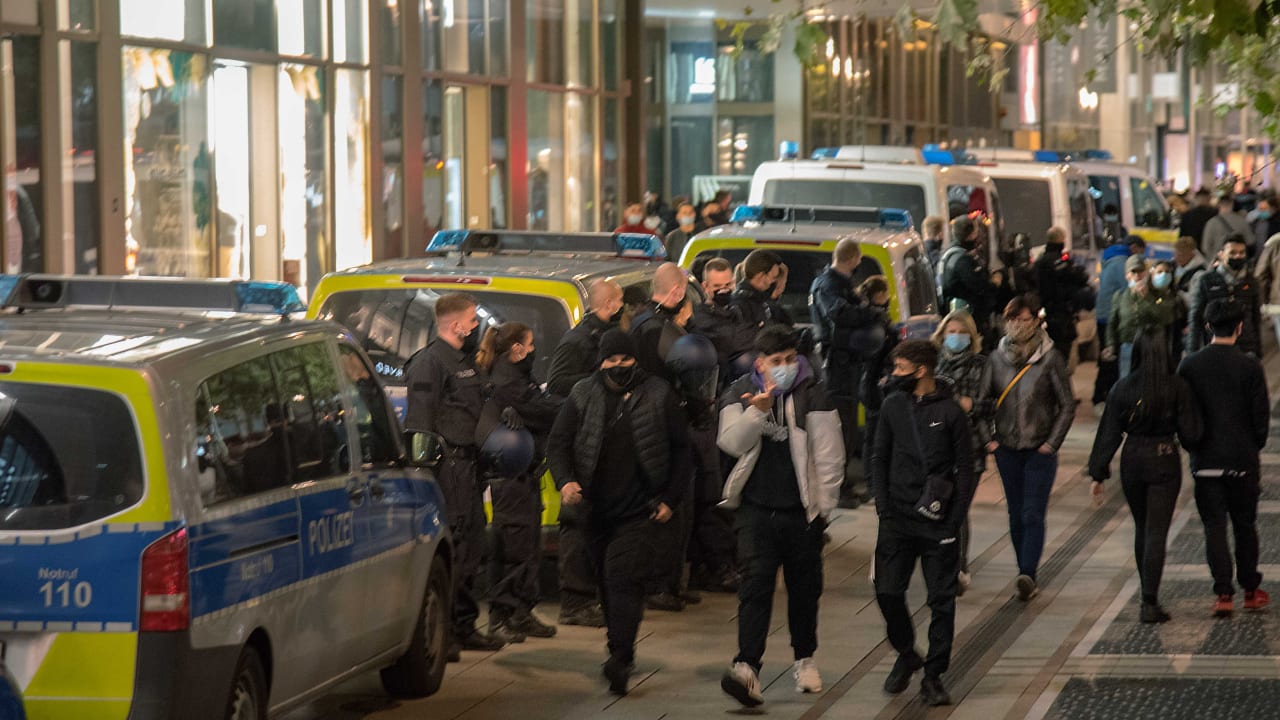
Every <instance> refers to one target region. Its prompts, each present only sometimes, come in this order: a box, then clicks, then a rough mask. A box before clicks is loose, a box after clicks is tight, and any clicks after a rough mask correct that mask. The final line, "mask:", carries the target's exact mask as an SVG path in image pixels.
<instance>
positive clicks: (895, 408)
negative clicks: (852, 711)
mask: <svg viewBox="0 0 1280 720" xmlns="http://www.w3.org/2000/svg"><path fill="white" fill-rule="evenodd" d="M892 357H893V375H892V376H890V378H889V382H888V384H887V387H886V391H887V392H888V393H889V394H888V397H886V398H885V401H884V405H883V406H882V407H881V408H880V423H879V427H878V429H877V431H876V440H875V449H874V452H873V453H872V456H871V467H872V476H871V478H872V479H871V482H872V487H873V489H874V491H875V495H876V514H877V515H879V516H880V531H879V536H878V537H877V539H876V551H875V586H876V601H877V602H878V603H879V605H880V612H881V613H882V614H883V615H884V619H885V623H886V625H888V634H889V643H890V644H891V645H893V648H894V649H895V650H897V651H898V660H897V662H895V663H894V665H893V670H892V671H891V672H890V673H889V676H888V677H887V678H886V679H885V682H884V689H885V691H886V692H889V693H893V694H897V693H900V692H902V691H903V690H906V689H907V687H908V686H909V685H910V684H911V675H912V674H913V673H914V672H915V671H916V670H919V669H920V668H924V680H923V681H921V683H920V696H921V699H922V700H923V701H924V703H925V704H926V705H949V704H951V697H950V696H949V695H948V694H947V691H946V688H944V687H943V685H942V674H943V673H945V672H946V671H947V667H948V665H949V664H950V662H951V643H952V640H953V638H954V636H955V620H956V617H955V616H956V590H957V587H958V582H957V579H956V570H957V568H959V565H960V545H959V543H957V542H956V539H957V538H958V537H959V532H960V525H961V523H963V522H964V518H965V515H966V514H967V513H968V511H969V503H970V501H971V500H972V499H973V492H974V487H975V485H976V480H975V478H974V474H973V437H972V430H971V429H970V427H969V418H968V416H966V415H965V412H964V410H962V409H961V408H960V405H959V404H958V403H957V402H956V401H955V399H954V398H953V397H952V394H951V387H950V385H949V384H948V383H939V382H938V381H936V380H935V378H934V370H935V369H936V368H937V366H938V349H937V348H936V347H934V345H933V343H931V342H929V341H927V340H907V341H905V342H903V343H902V344H900V345H898V346H897V347H896V348H894V350H893V355H892ZM917 558H918V559H919V560H920V566H921V570H922V571H923V573H924V581H925V586H926V587H927V588H928V591H929V596H928V603H929V609H930V610H931V611H932V613H933V619H932V621H931V622H930V624H929V652H928V655H927V656H926V657H925V658H923V659H922V658H921V657H920V654H919V653H918V652H917V651H916V649H915V621H914V620H912V619H911V611H910V610H909V609H908V608H907V586H908V585H909V584H910V582H911V574H912V573H913V572H914V571H915V566H916V559H917Z"/></svg>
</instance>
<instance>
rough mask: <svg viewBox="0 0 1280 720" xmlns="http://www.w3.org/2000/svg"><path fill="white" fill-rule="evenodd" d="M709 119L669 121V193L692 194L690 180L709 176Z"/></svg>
mask: <svg viewBox="0 0 1280 720" xmlns="http://www.w3.org/2000/svg"><path fill="white" fill-rule="evenodd" d="M711 138H712V129H711V118H709V117H681V118H672V119H671V165H670V167H671V194H672V195H692V194H693V177H694V176H695V175H710V174H711V167H712V165H711V153H710V149H711V148H712V146H713V145H714V143H713V142H712V139H711Z"/></svg>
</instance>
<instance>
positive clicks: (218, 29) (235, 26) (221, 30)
mask: <svg viewBox="0 0 1280 720" xmlns="http://www.w3.org/2000/svg"><path fill="white" fill-rule="evenodd" d="M281 3H282V4H284V5H300V4H301V3H300V2H297V1H296V0H295V1H293V2H290V1H289V0H281ZM299 19H300V18H299ZM284 20H285V22H284V23H282V24H283V26H284V27H285V28H292V27H294V23H293V22H292V20H293V19H292V18H287V17H286V18H284ZM213 42H214V44H215V45H225V46H228V47H237V48H246V49H249V50H263V51H266V52H274V51H275V50H276V47H277V44H276V8H275V0H213Z"/></svg>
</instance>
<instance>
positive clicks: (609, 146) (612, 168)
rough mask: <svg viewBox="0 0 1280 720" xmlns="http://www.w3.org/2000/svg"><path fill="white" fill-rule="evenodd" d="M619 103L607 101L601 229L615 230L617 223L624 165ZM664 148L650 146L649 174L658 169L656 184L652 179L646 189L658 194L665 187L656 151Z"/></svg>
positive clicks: (660, 155)
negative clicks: (620, 178) (622, 160)
mask: <svg viewBox="0 0 1280 720" xmlns="http://www.w3.org/2000/svg"><path fill="white" fill-rule="evenodd" d="M618 124H619V123H618V100H617V99H616V98H611V97H607V98H605V100H604V127H603V128H602V129H601V133H600V135H601V139H602V141H603V143H604V144H603V147H602V148H601V150H600V227H601V228H614V227H617V226H618V225H619V223H618V210H619V209H618V192H619V191H620V189H621V187H622V186H621V183H620V181H619V176H620V175H621V173H622V164H621V163H620V162H619V159H620V158H619V157H618V154H619V152H620V151H621V148H620V147H619V145H620V144H621V140H620V135H619V133H618V129H619V128H618ZM655 147H661V145H658V146H654V145H652V144H651V145H649V148H650V160H649V171H650V172H652V168H653V167H654V165H655V162H654V160H655V159H656V161H657V162H656V165H657V174H658V177H657V180H656V182H655V179H654V178H653V177H652V176H650V177H649V178H648V184H647V185H646V187H648V188H650V189H651V190H655V191H659V190H661V189H662V188H663V184H662V153H661V152H657V153H656V158H655V157H654V155H655V151H654V150H653V148H655Z"/></svg>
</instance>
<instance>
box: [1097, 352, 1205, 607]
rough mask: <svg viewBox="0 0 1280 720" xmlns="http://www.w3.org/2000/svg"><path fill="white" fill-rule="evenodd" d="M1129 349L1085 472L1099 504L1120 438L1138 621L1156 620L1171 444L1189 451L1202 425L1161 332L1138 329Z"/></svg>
mask: <svg viewBox="0 0 1280 720" xmlns="http://www.w3.org/2000/svg"><path fill="white" fill-rule="evenodd" d="M1133 353H1134V358H1135V360H1134V368H1133V370H1132V371H1131V372H1130V373H1129V375H1128V376H1126V377H1124V378H1122V379H1121V380H1120V381H1119V382H1117V383H1116V385H1115V387H1113V388H1111V392H1110V394H1108V396H1107V408H1106V410H1105V411H1104V412H1103V414H1102V422H1101V423H1100V424H1099V425H1098V433H1097V435H1095V436H1094V439H1093V451H1092V452H1091V453H1090V454H1089V476H1090V477H1091V478H1093V484H1092V486H1091V492H1092V494H1093V496H1094V498H1095V502H1100V501H1101V499H1102V484H1103V483H1104V482H1105V481H1106V480H1108V479H1109V478H1110V477H1111V459H1112V458H1113V457H1115V454H1116V451H1117V450H1119V449H1120V444H1121V443H1122V442H1123V443H1124V452H1123V453H1121V455H1120V487H1121V489H1122V490H1123V491H1124V497H1125V501H1126V502H1128V504H1129V512H1130V513H1132V515H1133V525H1134V530H1133V559H1134V562H1135V563H1136V564H1137V566H1138V578H1139V579H1140V580H1141V581H1142V591H1141V605H1140V607H1139V619H1140V620H1141V621H1142V622H1144V623H1161V622H1167V621H1168V620H1169V613H1168V612H1166V611H1165V610H1164V608H1163V607H1162V606H1161V604H1160V579H1161V577H1162V576H1163V575H1164V559H1165V548H1166V545H1167V544H1168V539H1169V525H1170V523H1171V522H1173V511H1174V510H1175V509H1176V507H1177V503H1178V493H1179V492H1180V491H1181V489H1182V455H1181V454H1180V453H1179V452H1178V445H1179V444H1181V445H1182V446H1183V447H1185V448H1187V449H1191V448H1194V447H1195V446H1196V444H1197V443H1199V442H1200V437H1201V435H1202V433H1203V432H1204V425H1203V422H1202V420H1201V416H1200V406H1199V404H1198V402H1197V401H1196V398H1195V395H1194V394H1193V393H1192V391H1191V386H1190V385H1188V384H1187V381H1186V380H1183V379H1182V378H1181V377H1178V375H1177V374H1175V372H1174V368H1173V364H1172V363H1171V362H1170V353H1169V342H1168V338H1167V337H1166V335H1165V333H1164V331H1162V330H1159V329H1148V328H1144V329H1142V330H1139V331H1138V334H1137V337H1136V338H1135V339H1134V349H1133Z"/></svg>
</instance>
